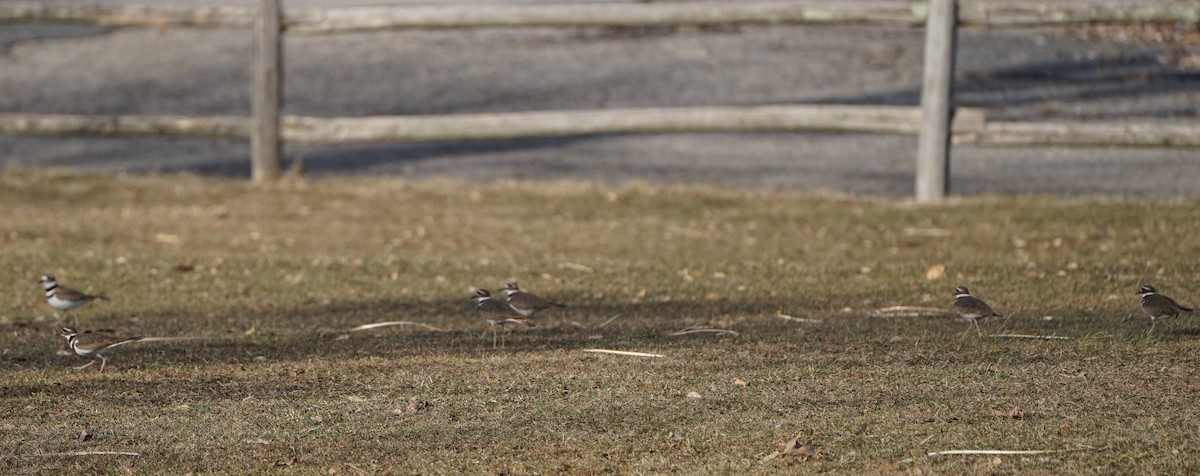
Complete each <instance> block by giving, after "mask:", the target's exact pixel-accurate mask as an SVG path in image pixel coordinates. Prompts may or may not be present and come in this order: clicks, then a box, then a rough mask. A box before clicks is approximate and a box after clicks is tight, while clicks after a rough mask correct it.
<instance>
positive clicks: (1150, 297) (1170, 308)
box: [1137, 284, 1194, 332]
mask: <svg viewBox="0 0 1200 476" xmlns="http://www.w3.org/2000/svg"><path fill="white" fill-rule="evenodd" d="M1137 293H1138V295H1139V296H1141V297H1142V311H1145V313H1146V315H1147V316H1150V331H1149V332H1154V324H1155V323H1156V322H1158V321H1160V320H1163V319H1169V318H1172V317H1177V316H1179V313H1180V312H1192V311H1194V309H1192V308H1189V307H1184V306H1182V305H1180V304H1179V303H1177V302H1175V300H1174V299H1171V298H1169V297H1166V296H1163V295H1162V294H1159V293H1158V290H1157V289H1154V286H1151V285H1149V284H1145V285H1142V287H1141V288H1138V292H1137Z"/></svg>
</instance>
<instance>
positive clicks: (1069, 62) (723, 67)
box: [0, 0, 1200, 197]
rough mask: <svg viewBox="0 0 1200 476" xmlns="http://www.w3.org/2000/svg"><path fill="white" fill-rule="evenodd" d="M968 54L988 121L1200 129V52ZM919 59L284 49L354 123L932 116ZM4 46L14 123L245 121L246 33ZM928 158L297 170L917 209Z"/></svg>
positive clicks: (478, 43) (1190, 161)
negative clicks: (776, 112) (811, 111)
mask: <svg viewBox="0 0 1200 476" xmlns="http://www.w3.org/2000/svg"><path fill="white" fill-rule="evenodd" d="M316 1H317V0H313V2H316ZM126 3H131V2H126ZM132 3H136V2H132ZM171 3H178V4H189V3H195V2H193V1H189V0H175V1H174V2H171ZM209 3H211V2H209ZM235 3H245V2H235ZM310 3H311V2H310ZM960 44H961V49H960V53H959V57H958V64H959V71H960V74H959V85H958V88H959V92H958V96H957V97H958V100H959V102H960V104H963V105H969V106H978V107H984V108H987V109H988V110H989V115H990V117H997V118H1002V119H1022V120H1055V119H1063V118H1070V119H1104V120H1121V119H1125V118H1138V119H1164V120H1176V121H1178V120H1191V121H1195V120H1198V119H1197V118H1198V117H1200V69H1198V66H1197V63H1200V62H1198V61H1196V58H1195V57H1194V56H1195V52H1194V50H1195V48H1196V45H1190V46H1191V48H1192V50H1188V49H1186V48H1185V45H1161V44H1150V43H1139V42H1126V43H1122V42H1115V41H1096V40H1087V41H1085V40H1080V39H1074V38H1072V37H1069V36H1068V35H1064V34H1062V33H1061V32H1057V31H1050V30H1015V31H982V30H966V31H964V32H963V33H962V35H961V38H960ZM921 47H922V38H921V34H920V32H919V31H914V30H909V29H904V28H877V27H844V28H839V27H790V26H777V27H765V26H764V27H729V28H713V29H705V30H700V31H692V30H686V31H674V30H668V29H651V30H642V29H580V30H550V29H534V30H503V29H485V30H470V31H424V32H390V33H377V34H352V35H336V36H317V37H293V38H289V39H288V42H287V47H286V52H285V57H286V71H285V78H286V81H287V82H286V93H285V94H286V106H285V109H286V111H287V112H288V113H293V114H306V115H318V116H355V115H394V114H441V113H469V112H497V111H521V110H540V109H575V108H601V107H639V106H685V105H691V106H700V105H755V104H770V103H831V104H832V103H839V104H904V105H915V104H917V102H918V94H919V89H918V86H919V81H920V66H921ZM0 48H2V51H3V53H2V54H0V71H2V72H3V74H0V111H6V112H37V113H78V114H212V115H217V114H234V115H245V114H248V113H249V91H248V81H249V72H248V69H247V65H248V63H249V58H250V53H249V51H250V35H249V32H247V31H230V30H224V31H212V30H164V31H158V30H146V29H116V30H110V29H105V28H97V27H90V26H49V25H4V26H3V27H0ZM915 149H916V140H915V138H912V137H898V136H883V135H868V134H782V133H779V134H671V135H618V136H603V137H580V138H553V139H521V140H503V141H483V142H461V143H429V144H407V145H387V146H372V147H337V148H330V147H325V148H316V147H305V148H288V149H287V154H288V156H289V157H294V156H296V155H303V156H304V157H305V159H306V164H307V166H308V170H309V172H310V173H311V174H315V175H321V174H372V175H378V174H386V175H395V176H398V177H429V176H450V177H459V178H464V179H469V180H479V181H490V180H503V179H528V180H560V179H565V180H591V181H599V182H604V183H625V182H630V181H651V182H661V183H691V184H718V185H723V186H733V187H745V188H766V189H781V190H800V191H817V190H826V191H833V192H845V193H856V194H867V195H878V196H908V195H910V194H911V193H912V183H913V175H912V169H913V166H912V163H913V156H914V153H915ZM247 154H248V146H247V145H246V144H243V143H237V142H218V141H199V140H148V139H138V140H127V139H98V138H64V137H17V136H0V166H37V167H41V166H65V167H72V168H77V169H80V170H88V171H108V172H116V171H129V172H141V171H179V170H188V171H193V172H197V173H203V174H217V175H234V176H245V175H248V165H247V162H248V158H247ZM952 180H953V184H952V187H953V191H954V192H955V193H960V194H989V193H996V194H1027V193H1034V194H1054V195H1081V194H1106V195H1121V196H1187V197H1200V151H1196V150H1176V151H1169V150H1158V149H1063V148H1055V149H1046V148H1033V149H1024V148H1021V149H1011V148H1006V149H994V148H969V147H959V148H956V149H955V151H954V161H953V168H952Z"/></svg>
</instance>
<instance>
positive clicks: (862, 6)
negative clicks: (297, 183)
mask: <svg viewBox="0 0 1200 476" xmlns="http://www.w3.org/2000/svg"><path fill="white" fill-rule="evenodd" d="M17 21H37V22H67V23H87V24H96V25H107V26H120V27H153V28H169V27H189V28H239V29H245V28H253V29H254V30H255V35H254V37H255V55H254V57H255V60H254V65H253V66H252V68H253V83H254V87H253V90H254V97H253V104H252V110H253V117H251V118H246V117H180V116H78V115H40V114H3V113H0V133H10V134H94V135H125V136H178V137H205V138H220V139H239V140H246V139H249V140H250V141H251V163H252V170H253V177H254V180H255V181H259V182H261V181H270V180H274V179H276V178H278V177H279V174H280V158H279V149H280V143H281V141H282V142H288V143H300V144H349V143H369V142H405V141H443V140H473V139H495V138H514V137H527V136H561V135H591V134H614V133H672V132H716V131H722V132H757V131H846V132H872V133H891V134H917V135H919V136H920V140H919V141H918V142H919V146H918V149H919V150H918V157H917V174H916V175H917V183H916V196H917V199H918V200H919V201H933V200H937V199H940V198H941V197H943V196H944V195H945V194H946V193H947V192H948V189H949V164H950V162H949V154H950V144H951V143H956V144H975V145H986V146H1030V145H1033V146H1122V147H1200V124H1195V123H1160V122H1142V123H1129V122H1122V123H1092V122H1075V123H1068V122H1055V123H1019V122H998V123H997V122H988V121H986V120H985V119H984V115H983V112H982V111H980V110H977V109H964V108H956V107H955V106H954V103H953V77H954V75H953V71H954V61H953V58H954V51H955V41H954V38H955V36H956V30H957V28H959V27H960V26H983V27H993V28H1002V27H1028V26H1044V25H1063V24H1077V23H1098V22H1105V23H1114V22H1115V23H1129V22H1185V23H1200V4H1171V5H1157V4H1149V5H1140V6H1115V7H1114V6H1111V5H1109V4H1083V5H1079V4H1074V5H1060V4H1058V3H1053V2H1049V3H1045V4H1042V5H1036V6H1031V5H1017V6H1005V7H993V6H990V5H989V4H988V3H987V2H971V3H970V4H969V5H967V6H961V7H960V6H959V5H958V2H957V1H956V0H931V1H929V2H896V1H887V2H884V1H876V2H867V1H864V2H828V1H818V0H799V1H788V2H781V1H749V2H711V1H705V2H688V3H621V4H580V5H470V6H462V5H458V6H454V5H439V6H428V5H403V6H367V7H337V8H305V7H298V8H288V9H286V10H284V9H281V7H280V5H279V0H261V4H260V7H259V8H250V7H204V8H179V7H170V6H161V7H160V6H105V5H81V4H59V5H56V4H53V3H48V4H42V3H0V22H17ZM707 24H798V25H799V24H892V25H908V26H919V25H924V26H925V28H926V64H925V76H924V78H925V79H924V81H923V85H922V101H921V103H922V107H921V108H917V107H897V106H836V105H821V106H816V105H811V106H805V105H786V106H785V105H777V106H759V107H699V108H646V109H610V110H588V111H537V112H520V113H500V114H463V115H442V116H403V117H355V118H318V117H303V116H281V115H280V103H281V102H282V99H283V98H282V97H281V96H280V92H281V91H282V87H281V83H282V81H283V78H282V76H281V75H282V63H281V61H282V58H281V56H280V51H281V41H282V35H281V34H280V33H286V34H333V33H345V32H365V31H378V30H394V29H435V28H477V27H604V26H629V25H642V26H650V25H707Z"/></svg>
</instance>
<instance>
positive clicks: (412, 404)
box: [392, 400, 433, 415]
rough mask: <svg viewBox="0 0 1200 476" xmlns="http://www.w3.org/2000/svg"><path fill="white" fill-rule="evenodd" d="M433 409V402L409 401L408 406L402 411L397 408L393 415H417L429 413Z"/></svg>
mask: <svg viewBox="0 0 1200 476" xmlns="http://www.w3.org/2000/svg"><path fill="white" fill-rule="evenodd" d="M432 409H433V402H432V401H425V400H409V402H408V405H405V406H404V408H402V409H401V408H397V409H396V410H393V411H392V413H395V414H397V415H404V414H407V413H417V412H423V411H429V410H432Z"/></svg>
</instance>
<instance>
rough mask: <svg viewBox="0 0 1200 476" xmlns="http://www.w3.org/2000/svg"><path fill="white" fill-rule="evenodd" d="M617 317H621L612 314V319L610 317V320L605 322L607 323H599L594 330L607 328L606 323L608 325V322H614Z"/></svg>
mask: <svg viewBox="0 0 1200 476" xmlns="http://www.w3.org/2000/svg"><path fill="white" fill-rule="evenodd" d="M618 317H621V315H620V314H613V317H610V318H608V320H607V321H604V322H602V323H600V325H598V326H596V329H599V328H601V327H604V326H607V325H608V323H610V322H612V321H615V320H617V318H618Z"/></svg>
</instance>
